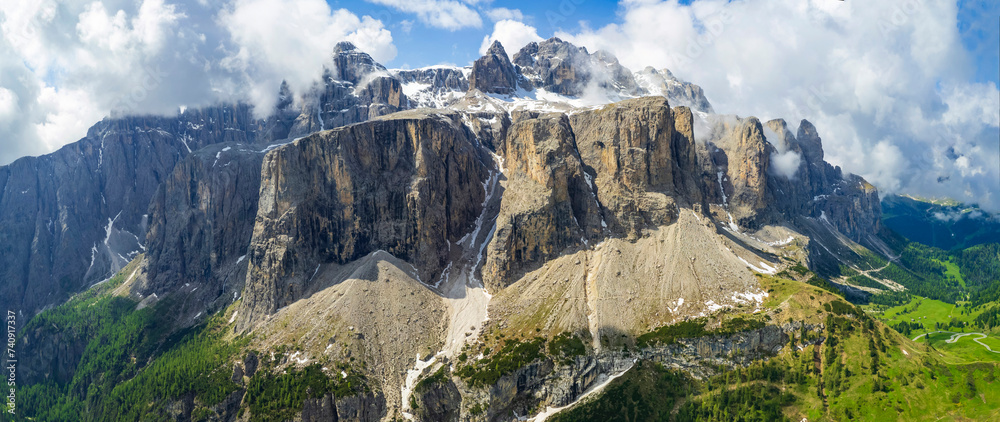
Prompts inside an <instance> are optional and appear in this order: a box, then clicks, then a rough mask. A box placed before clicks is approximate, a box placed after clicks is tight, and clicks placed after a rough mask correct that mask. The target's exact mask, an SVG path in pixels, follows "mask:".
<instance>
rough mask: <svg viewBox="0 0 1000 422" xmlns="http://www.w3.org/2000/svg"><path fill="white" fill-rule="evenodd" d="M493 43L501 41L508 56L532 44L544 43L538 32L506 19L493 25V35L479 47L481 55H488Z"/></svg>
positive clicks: (484, 39) (485, 39) (485, 38)
mask: <svg viewBox="0 0 1000 422" xmlns="http://www.w3.org/2000/svg"><path fill="white" fill-rule="evenodd" d="M493 41H500V44H501V45H503V48H504V50H506V51H507V55H508V56H514V54H516V53H517V52H518V51H520V50H521V48H522V47H524V46H526V45H528V43H530V42H533V41H534V42H538V41H542V37H540V36H538V30H536V29H535V28H533V27H531V26H528V25H525V24H524V23H523V22H519V21H516V20H510V19H505V20H502V21H499V22H497V23H496V24H494V25H493V33H492V34H490V35H487V36H485V37H483V43H482V45H480V46H479V54H481V55H482V54H486V50H489V49H490V45H492V44H493Z"/></svg>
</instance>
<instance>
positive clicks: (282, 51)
mask: <svg viewBox="0 0 1000 422" xmlns="http://www.w3.org/2000/svg"><path fill="white" fill-rule="evenodd" d="M275 16H281V17H282V18H281V19H275V18H274V17H275ZM218 20H219V24H220V25H221V26H222V27H223V28H225V29H226V31H228V33H229V35H230V36H231V38H232V41H233V44H234V45H233V48H234V49H233V51H232V53H231V54H229V55H228V56H226V57H225V58H224V59H223V60H222V63H221V64H222V66H223V67H224V68H225V69H227V70H230V71H233V72H237V73H240V74H243V75H245V77H246V80H247V83H248V85H249V87H250V96H251V98H252V100H253V102H254V104H256V105H257V109H256V110H257V111H258V113H260V114H263V115H266V114H267V113H269V112H270V110H271V107H273V105H274V104H275V102H276V101H277V91H278V90H277V87H278V86H279V85H280V84H281V81H282V80H286V81H288V84H289V85H290V86H291V88H292V90H293V91H296V92H302V91H304V90H305V89H307V88H308V87H309V86H310V85H312V83H313V82H314V81H316V80H318V79H319V78H320V76H321V74H322V70H323V66H324V65H326V64H328V63H329V62H330V53H331V52H332V51H333V47H334V46H335V45H336V44H337V42H340V41H343V40H345V39H346V40H350V41H351V42H353V43H355V45H357V46H358V48H360V49H361V50H362V51H366V52H369V53H370V54H371V55H372V56H373V58H374V59H375V60H378V61H388V60H391V59H393V58H395V56H396V48H395V46H393V44H392V35H391V34H390V33H389V31H388V30H386V29H385V28H384V27H383V26H382V22H380V21H378V20H375V19H372V18H370V17H365V18H363V19H362V18H358V17H357V16H356V15H354V14H352V13H350V12H348V11H347V10H344V9H340V10H337V11H331V10H330V7H329V5H328V4H327V3H326V2H325V1H323V0H236V1H235V3H234V4H233V7H232V8H230V9H226V10H223V12H222V13H221V14H220V15H219V19H218Z"/></svg>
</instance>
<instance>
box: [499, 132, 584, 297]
mask: <svg viewBox="0 0 1000 422" xmlns="http://www.w3.org/2000/svg"><path fill="white" fill-rule="evenodd" d="M500 152H501V155H502V156H503V158H504V162H505V163H507V164H506V167H507V169H506V172H505V174H506V176H507V178H508V180H507V183H506V186H505V191H504V192H505V193H504V196H503V201H502V203H501V208H500V215H499V217H498V218H497V229H496V235H495V237H494V240H493V242H491V243H490V245H489V249H488V252H487V256H486V265H485V267H484V268H483V279H484V281H485V282H486V285H487V288H489V289H491V290H494V289H500V288H503V287H506V286H507V284H509V283H510V281H511V280H513V279H515V277H516V275H517V274H519V273H520V272H521V271H523V270H524V269H525V268H529V267H533V266H537V265H539V264H540V263H541V262H543V261H545V260H548V259H551V258H553V257H555V256H557V255H558V254H560V253H561V252H562V250H563V249H565V248H567V247H570V246H583V245H584V243H585V242H586V241H587V239H594V238H596V237H598V236H599V235H600V234H601V233H602V231H603V228H602V226H601V221H602V216H601V209H600V206H599V205H598V203H597V196H596V194H595V192H594V188H593V187H592V186H591V185H590V184H589V183H588V182H587V180H588V179H589V178H590V176H589V175H587V174H586V173H585V171H584V169H583V163H582V162H581V160H580V156H579V153H578V152H577V151H576V145H575V142H574V138H573V132H572V129H571V128H570V124H569V119H567V118H566V116H565V115H561V114H556V115H545V116H541V117H538V118H534V119H526V120H521V121H519V122H517V123H514V125H513V126H512V127H511V128H510V130H509V131H508V139H507V140H506V141H505V142H504V146H503V148H502V149H501V151H500Z"/></svg>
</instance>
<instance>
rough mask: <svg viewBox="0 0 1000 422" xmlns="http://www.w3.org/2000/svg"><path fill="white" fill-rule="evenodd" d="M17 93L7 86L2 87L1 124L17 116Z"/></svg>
mask: <svg viewBox="0 0 1000 422" xmlns="http://www.w3.org/2000/svg"><path fill="white" fill-rule="evenodd" d="M18 109H19V107H18V106H17V94H15V93H14V91H11V90H9V89H7V88H3V87H0V124H5V123H6V122H9V121H10V120H12V119H14V118H16V117H17V111H18Z"/></svg>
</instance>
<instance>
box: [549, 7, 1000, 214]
mask: <svg viewBox="0 0 1000 422" xmlns="http://www.w3.org/2000/svg"><path fill="white" fill-rule="evenodd" d="M961 7H963V3H962V2H960V1H958V0H948V1H926V0H886V1H879V2H850V1H848V2H838V1H826V0H774V1H768V2H750V1H728V0H698V1H696V2H692V3H691V4H690V5H683V4H680V3H679V2H678V1H676V0H667V1H658V0H626V1H623V2H621V3H620V11H619V13H620V16H621V18H620V23H617V24H611V25H607V26H604V27H600V28H586V27H585V28H584V29H583V30H581V31H579V32H576V33H561V32H559V33H556V36H558V37H560V38H562V39H564V40H567V41H570V42H572V43H574V44H577V45H582V46H585V47H587V48H588V49H589V50H591V51H596V50H600V49H603V50H607V51H610V52H612V53H613V54H615V55H616V56H617V57H618V58H619V59H620V60H621V62H622V64H623V65H625V66H627V67H629V68H630V69H633V70H635V69H642V68H643V67H645V66H654V67H656V68H663V67H665V68H668V69H670V70H671V71H672V72H673V73H674V74H675V75H677V76H678V77H679V78H681V79H685V80H688V81H691V82H693V83H696V84H699V85H700V86H702V87H703V88H704V89H705V93H706V96H708V98H709V100H710V101H711V102H712V105H713V106H714V108H715V109H716V110H717V111H718V112H720V113H733V114H739V115H743V116H746V115H755V116H758V117H760V118H761V120H768V119H771V118H779V117H780V118H785V119H786V120H787V121H789V122H797V121H799V120H800V119H803V118H804V119H808V120H809V121H810V122H812V123H814V124H815V125H816V127H817V128H818V129H819V133H820V135H821V136H822V137H823V141H824V148H825V150H826V157H827V160H828V161H830V162H832V163H833V164H836V165H840V166H841V167H843V168H844V170H846V171H849V172H852V173H857V174H860V175H862V176H864V177H865V178H867V179H868V180H869V181H871V182H872V183H874V184H875V185H876V186H878V187H879V188H880V189H881V190H882V191H883V192H887V193H888V192H905V193H912V194H916V195H921V196H926V197H950V198H954V199H956V200H960V201H964V202H977V203H979V204H981V205H982V206H983V207H986V208H988V209H991V210H998V209H1000V158H998V153H1000V91H998V89H997V86H996V84H995V83H993V82H986V83H981V82H975V81H974V77H975V74H976V64H975V63H976V62H975V57H973V53H972V52H970V51H969V50H968V49H967V48H966V47H965V45H964V44H963V42H962V41H963V33H962V32H961V29H960V27H959V25H958V14H959V11H960V8H961ZM981 7H985V8H987V9H989V10H987V12H988V13H985V14H984V16H983V17H982V19H986V20H990V22H988V24H989V25H995V24H996V22H995V17H996V16H997V15H998V14H1000V3H995V2H991V3H990V4H989V5H984V6H981ZM786 160H787V161H788V162H787V163H786V164H787V165H789V166H790V165H791V164H792V161H793V160H792V159H791V158H787V159H786Z"/></svg>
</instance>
